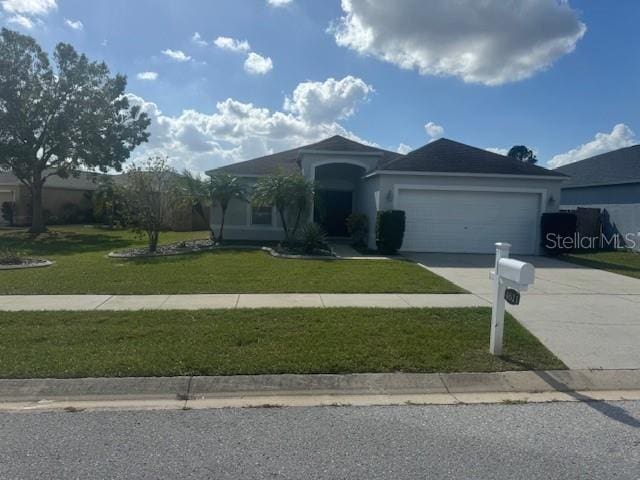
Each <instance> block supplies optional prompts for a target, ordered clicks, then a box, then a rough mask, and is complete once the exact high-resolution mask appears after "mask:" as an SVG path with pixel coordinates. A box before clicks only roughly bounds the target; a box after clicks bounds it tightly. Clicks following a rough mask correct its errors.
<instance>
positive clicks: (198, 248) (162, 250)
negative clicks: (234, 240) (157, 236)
mask: <svg viewBox="0 0 640 480" xmlns="http://www.w3.org/2000/svg"><path fill="white" fill-rule="evenodd" d="M216 246H217V245H216V243H214V242H212V241H211V240H186V241H183V242H176V243H170V244H168V245H158V247H157V249H156V251H155V252H150V251H149V249H148V248H147V247H141V248H127V249H125V250H118V251H117V252H111V253H110V254H109V256H110V257H113V258H141V257H167V256H171V255H185V254H188V253H198V252H204V251H207V250H213V249H215V248H216Z"/></svg>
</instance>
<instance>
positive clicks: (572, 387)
mask: <svg viewBox="0 0 640 480" xmlns="http://www.w3.org/2000/svg"><path fill="white" fill-rule="evenodd" d="M625 399H628V400H633V399H640V370H555V371H522V372H497V373H433V374H422V373H364V374H347V375H333V374H317V375H291V374H284V375H233V376H182V377H124V378H77V379H0V411H1V410H4V411H33V410H49V409H60V408H64V409H77V408H81V409H84V408H91V409H94V408H95V409H100V408H116V409H190V408H222V407H259V406H263V407H264V406H311V405H399V404H460V403H499V402H517V403H523V402H540V401H591V400H625Z"/></svg>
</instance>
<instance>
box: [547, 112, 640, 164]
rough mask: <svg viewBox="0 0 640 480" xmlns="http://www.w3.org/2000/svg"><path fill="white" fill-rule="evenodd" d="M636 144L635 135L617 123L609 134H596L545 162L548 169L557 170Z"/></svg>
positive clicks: (623, 125) (622, 124)
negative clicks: (589, 139) (591, 138)
mask: <svg viewBox="0 0 640 480" xmlns="http://www.w3.org/2000/svg"><path fill="white" fill-rule="evenodd" d="M636 143H638V139H637V138H636V135H635V133H634V132H633V130H631V129H630V128H629V127H628V126H626V125H625V124H624V123H618V124H617V125H615V126H614V127H613V129H612V130H611V132H610V133H602V132H598V133H596V134H595V136H594V137H593V140H591V141H589V142H587V143H583V144H582V145H579V146H578V147H576V148H573V149H571V150H569V151H568V152H566V153H561V154H558V155H555V156H554V157H553V158H552V159H551V160H549V161H548V162H547V165H548V166H549V167H550V168H558V167H561V166H562V165H567V164H569V163H573V162H577V161H578V160H584V159H585V158H589V157H593V156H594V155H599V154H601V153H606V152H610V151H612V150H617V149H619V148H624V147H630V146H631V145H635V144H636Z"/></svg>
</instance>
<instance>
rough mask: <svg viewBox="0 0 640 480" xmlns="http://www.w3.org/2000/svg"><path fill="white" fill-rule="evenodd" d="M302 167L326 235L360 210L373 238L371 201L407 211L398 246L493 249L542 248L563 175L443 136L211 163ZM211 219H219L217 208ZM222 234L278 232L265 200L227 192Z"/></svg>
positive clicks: (318, 146) (326, 144)
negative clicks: (412, 146)
mask: <svg viewBox="0 0 640 480" xmlns="http://www.w3.org/2000/svg"><path fill="white" fill-rule="evenodd" d="M280 171H282V172H300V173H301V174H302V175H304V176H305V177H306V178H307V179H309V180H312V181H314V182H316V199H315V204H314V206H313V211H312V212H311V213H310V217H309V220H313V221H316V222H318V223H320V224H321V225H323V227H324V228H325V230H326V231H327V233H328V235H329V236H333V237H344V236H346V235H347V232H346V227H345V219H346V218H347V216H348V215H349V214H351V213H352V212H358V213H363V214H365V215H366V216H367V218H368V222H369V237H368V244H369V247H371V248H375V219H376V212H378V211H379V210H388V209H399V210H404V211H405V212H406V231H405V236H404V243H403V246H402V250H404V251H418V252H460V253H493V252H494V251H495V249H494V243H495V242H509V243H511V244H512V245H513V252H514V253H517V254H537V253H539V252H540V216H541V214H542V213H543V212H548V211H557V210H558V207H559V206H560V184H561V183H562V181H563V180H565V179H566V177H565V175H564V174H562V173H560V172H556V171H551V170H547V169H545V168H542V167H538V166H535V165H531V164H528V163H525V162H520V161H517V160H514V159H512V158H509V157H506V156H503V155H498V154H495V153H492V152H489V151H487V150H483V149H480V148H475V147H471V146H469V145H465V144H462V143H459V142H455V141H453V140H449V139H445V138H442V139H439V140H436V141H433V142H431V143H428V144H427V145H425V146H423V147H421V148H418V149H416V150H414V151H412V152H410V153H408V154H406V155H402V154H399V153H396V152H391V151H387V150H384V149H381V148H377V147H372V146H369V145H363V144H361V143H358V142H355V141H353V140H349V139H347V138H344V137H341V136H333V137H331V138H327V139H325V140H322V141H320V142H317V143H313V144H311V145H305V146H302V147H298V148H294V149H292V150H287V151H284V152H279V153H274V154H271V155H265V156H263V157H259V158H254V159H252V160H247V161H243V162H238V163H234V164H231V165H226V166H223V167H221V168H218V169H215V170H210V171H208V172H207V173H208V174H210V175H211V174H214V173H217V172H225V173H229V174H232V175H236V176H238V177H242V178H245V179H246V181H247V183H248V184H252V183H253V182H255V181H256V180H257V179H258V178H260V177H261V176H264V175H269V174H274V173H277V172H280ZM211 223H212V226H213V228H214V229H217V228H219V223H220V209H219V208H215V209H214V210H213V212H212V217H211ZM225 238H229V239H246V240H278V239H281V238H282V230H281V228H280V224H279V220H278V219H277V217H276V212H275V211H274V209H273V208H256V207H253V206H252V205H251V204H250V202H246V201H234V202H232V203H231V204H230V206H229V209H228V211H227V217H226V219H225Z"/></svg>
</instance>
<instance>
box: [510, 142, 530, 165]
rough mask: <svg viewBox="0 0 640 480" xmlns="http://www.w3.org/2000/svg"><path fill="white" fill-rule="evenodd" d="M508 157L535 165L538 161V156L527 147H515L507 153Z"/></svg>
mask: <svg viewBox="0 0 640 480" xmlns="http://www.w3.org/2000/svg"><path fill="white" fill-rule="evenodd" d="M507 157H511V158H515V159H516V160H519V161H521V162H527V163H531V164H534V163H536V162H537V161H538V159H537V157H536V154H535V153H534V152H533V150H531V149H529V148H527V147H526V146H525V145H514V146H513V147H511V149H510V150H509V153H507Z"/></svg>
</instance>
